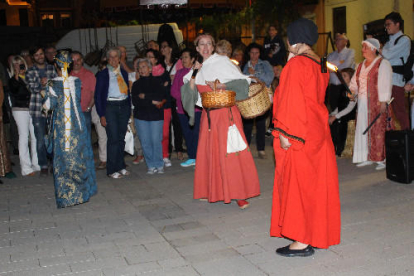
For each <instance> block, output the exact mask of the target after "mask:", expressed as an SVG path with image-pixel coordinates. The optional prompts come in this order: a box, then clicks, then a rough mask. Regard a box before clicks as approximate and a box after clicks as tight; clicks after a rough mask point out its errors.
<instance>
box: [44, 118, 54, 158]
mask: <svg viewBox="0 0 414 276" xmlns="http://www.w3.org/2000/svg"><path fill="white" fill-rule="evenodd" d="M43 139H44V140H45V147H46V152H47V153H48V154H52V152H53V111H52V113H51V116H50V120H49V122H48V124H47V130H46V134H45V136H44V137H43Z"/></svg>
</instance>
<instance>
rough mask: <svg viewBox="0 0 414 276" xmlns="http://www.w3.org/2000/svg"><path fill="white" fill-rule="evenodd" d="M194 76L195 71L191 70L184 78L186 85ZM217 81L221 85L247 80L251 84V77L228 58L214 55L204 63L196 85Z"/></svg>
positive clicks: (196, 79)
mask: <svg viewBox="0 0 414 276" xmlns="http://www.w3.org/2000/svg"><path fill="white" fill-rule="evenodd" d="M217 69H220V70H217ZM192 74H193V70H190V72H188V73H187V75H185V76H184V83H187V82H189V81H190V80H191V75H192ZM216 79H218V80H219V81H220V82H221V83H226V82H229V81H232V80H240V79H242V80H247V81H248V82H249V84H250V78H249V76H245V75H243V74H242V73H241V72H240V70H239V69H238V67H237V65H236V64H234V63H233V62H231V60H230V59H229V58H228V57H227V56H222V55H218V54H213V55H211V56H210V57H209V58H208V59H207V60H205V61H204V62H203V66H202V67H201V68H200V70H199V71H198V73H197V76H196V78H195V83H196V85H206V81H215V80H216Z"/></svg>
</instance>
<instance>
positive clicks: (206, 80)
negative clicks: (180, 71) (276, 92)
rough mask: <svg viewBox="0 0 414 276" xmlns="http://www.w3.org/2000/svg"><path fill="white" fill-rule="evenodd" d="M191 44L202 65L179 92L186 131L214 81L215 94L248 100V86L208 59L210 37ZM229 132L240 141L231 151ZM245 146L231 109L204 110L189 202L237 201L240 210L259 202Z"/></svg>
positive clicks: (223, 59)
mask: <svg viewBox="0 0 414 276" xmlns="http://www.w3.org/2000/svg"><path fill="white" fill-rule="evenodd" d="M194 44H195V46H196V50H197V52H198V53H199V54H200V55H201V56H202V58H203V63H202V64H201V63H199V62H196V63H195V65H194V67H193V70H191V71H190V72H189V73H188V74H187V75H185V76H184V83H185V84H184V86H183V87H182V88H181V97H182V100H183V106H184V109H185V110H186V111H187V113H188V115H189V116H190V120H189V123H190V125H192V124H194V109H195V105H196V104H197V102H198V101H197V99H198V98H199V97H200V95H199V93H205V92H208V91H213V89H214V90H215V87H214V86H215V84H214V83H215V80H216V79H218V81H219V83H218V84H217V85H216V86H217V87H216V88H218V89H223V90H226V89H227V90H232V91H235V92H236V99H237V100H241V99H244V98H247V95H248V90H249V82H250V79H249V78H248V76H245V75H243V74H242V73H241V72H240V70H239V68H238V67H237V65H235V64H234V63H233V62H231V61H230V59H229V58H228V57H227V56H222V55H218V54H213V51H214V46H215V45H214V38H213V37H212V36H211V35H209V34H201V35H199V36H198V37H197V38H196V39H195V41H194ZM196 70H197V72H198V73H196ZM230 127H231V128H230ZM229 128H230V130H231V131H230V132H229ZM234 132H236V135H235V137H239V139H237V143H236V144H238V146H236V147H234V144H231V143H230V144H229V143H228V142H229V141H230V140H229V133H234ZM230 137H231V136H230ZM246 144H247V142H246V139H245V137H244V133H243V124H242V119H241V116H240V112H239V110H238V109H237V107H236V106H234V105H233V106H232V107H226V108H217V109H211V110H206V109H203V112H202V115H201V120H200V134H199V142H198V147H197V158H196V168H195V176H194V199H200V200H208V201H209V202H217V201H224V203H230V202H231V201H232V200H236V201H237V204H238V206H239V207H240V208H241V209H244V208H246V207H248V206H249V202H248V201H247V200H246V199H248V198H251V197H255V196H258V195H259V194H260V185H259V178H258V175H257V171H256V166H255V164H254V161H253V157H252V154H251V153H250V150H249V149H248V148H247V145H246ZM229 148H231V150H228V149H229Z"/></svg>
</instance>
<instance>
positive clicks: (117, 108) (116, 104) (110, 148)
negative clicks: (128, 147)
mask: <svg viewBox="0 0 414 276" xmlns="http://www.w3.org/2000/svg"><path fill="white" fill-rule="evenodd" d="M129 116H131V106H130V105H129V103H128V99H127V100H123V101H107V103H106V113H105V118H106V135H107V136H108V142H107V161H106V173H107V174H108V175H109V174H113V173H115V172H119V171H120V170H122V169H125V167H126V166H125V160H124V148H125V134H126V131H127V126H128V120H129Z"/></svg>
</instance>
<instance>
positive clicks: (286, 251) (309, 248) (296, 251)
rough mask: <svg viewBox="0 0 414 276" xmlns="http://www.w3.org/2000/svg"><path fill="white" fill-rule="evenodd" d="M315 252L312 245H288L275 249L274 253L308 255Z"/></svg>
mask: <svg viewBox="0 0 414 276" xmlns="http://www.w3.org/2000/svg"><path fill="white" fill-rule="evenodd" d="M314 253H315V250H314V249H313V247H312V246H310V245H308V246H307V247H306V248H304V249H290V248H289V245H288V246H285V247H281V248H278V249H276V254H279V255H280V256H283V257H309V256H312V255H313V254H314Z"/></svg>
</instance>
